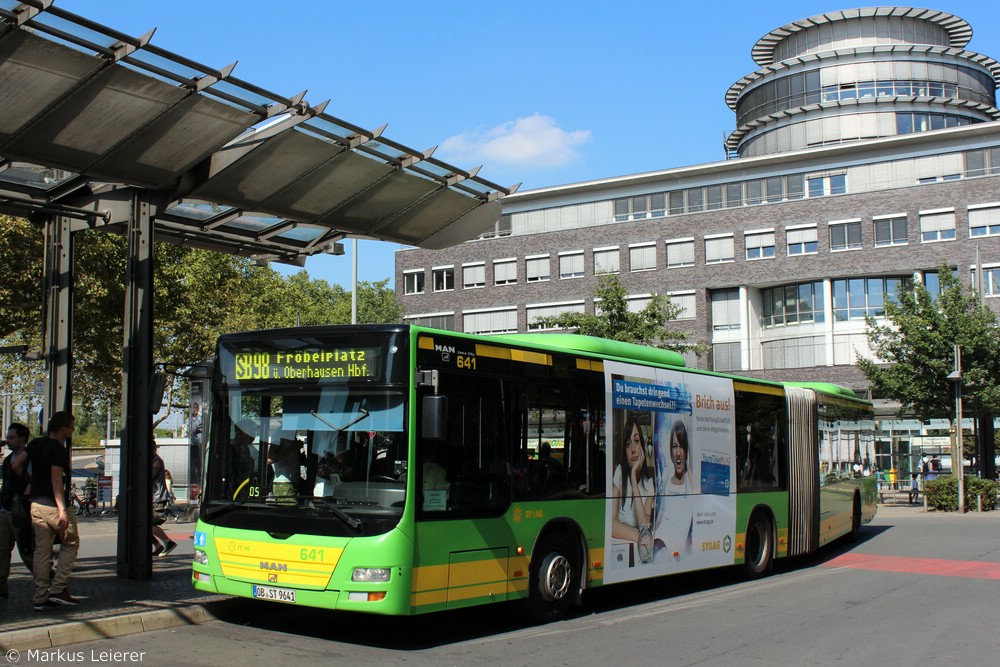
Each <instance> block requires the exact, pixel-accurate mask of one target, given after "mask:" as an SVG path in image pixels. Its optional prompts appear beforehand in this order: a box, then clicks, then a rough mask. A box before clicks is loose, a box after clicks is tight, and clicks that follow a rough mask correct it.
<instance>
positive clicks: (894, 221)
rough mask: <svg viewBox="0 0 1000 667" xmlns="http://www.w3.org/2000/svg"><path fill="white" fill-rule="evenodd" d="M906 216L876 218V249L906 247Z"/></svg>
mask: <svg viewBox="0 0 1000 667" xmlns="http://www.w3.org/2000/svg"><path fill="white" fill-rule="evenodd" d="M906 242H907V239H906V216H905V215H894V216H887V217H880V218H875V247H876V248H881V247H883V246H890V245H906Z"/></svg>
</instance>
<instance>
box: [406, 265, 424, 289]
mask: <svg viewBox="0 0 1000 667" xmlns="http://www.w3.org/2000/svg"><path fill="white" fill-rule="evenodd" d="M418 276H419V277H420V280H419V282H420V285H419V287H420V289H416V287H417V284H416V282H417V281H416V278H417V277H418ZM411 277H412V278H414V284H413V287H414V289H412V290H411V289H410V278H411ZM426 291H427V272H426V271H424V269H412V270H409V271H403V294H423V293H425V292H426Z"/></svg>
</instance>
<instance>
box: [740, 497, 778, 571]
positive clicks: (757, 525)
mask: <svg viewBox="0 0 1000 667" xmlns="http://www.w3.org/2000/svg"><path fill="white" fill-rule="evenodd" d="M773 559H774V527H773V525H772V523H771V518H770V517H769V516H768V515H767V514H766V513H765V512H760V511H757V512H754V513H753V515H751V517H750V521H749V522H748V523H747V534H746V539H745V548H744V550H743V575H744V576H745V577H746V578H747V579H759V578H761V577H762V576H764V575H765V574H766V573H767V572H768V570H770V569H771V564H772V561H773Z"/></svg>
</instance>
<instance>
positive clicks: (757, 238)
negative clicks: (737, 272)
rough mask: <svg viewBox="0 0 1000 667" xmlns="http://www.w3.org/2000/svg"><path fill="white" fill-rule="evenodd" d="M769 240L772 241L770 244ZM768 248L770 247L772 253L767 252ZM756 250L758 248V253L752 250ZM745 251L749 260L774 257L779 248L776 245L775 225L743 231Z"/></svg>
mask: <svg viewBox="0 0 1000 667" xmlns="http://www.w3.org/2000/svg"><path fill="white" fill-rule="evenodd" d="M767 241H770V244H768V243H767ZM768 248H770V250H771V254H767V249H768ZM754 250H756V253H754V252H752V251H754ZM743 251H744V253H745V254H746V258H747V261H751V262H752V261H757V260H759V259H773V258H774V256H775V254H777V248H776V246H775V245H774V227H771V228H770V229H753V230H749V231H746V232H743Z"/></svg>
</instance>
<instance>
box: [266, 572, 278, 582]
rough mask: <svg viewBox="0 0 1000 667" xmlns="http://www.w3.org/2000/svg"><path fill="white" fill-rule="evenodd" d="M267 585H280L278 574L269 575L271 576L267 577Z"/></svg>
mask: <svg viewBox="0 0 1000 667" xmlns="http://www.w3.org/2000/svg"><path fill="white" fill-rule="evenodd" d="M267 583H269V584H276V583H278V575H276V574H269V575H267Z"/></svg>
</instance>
